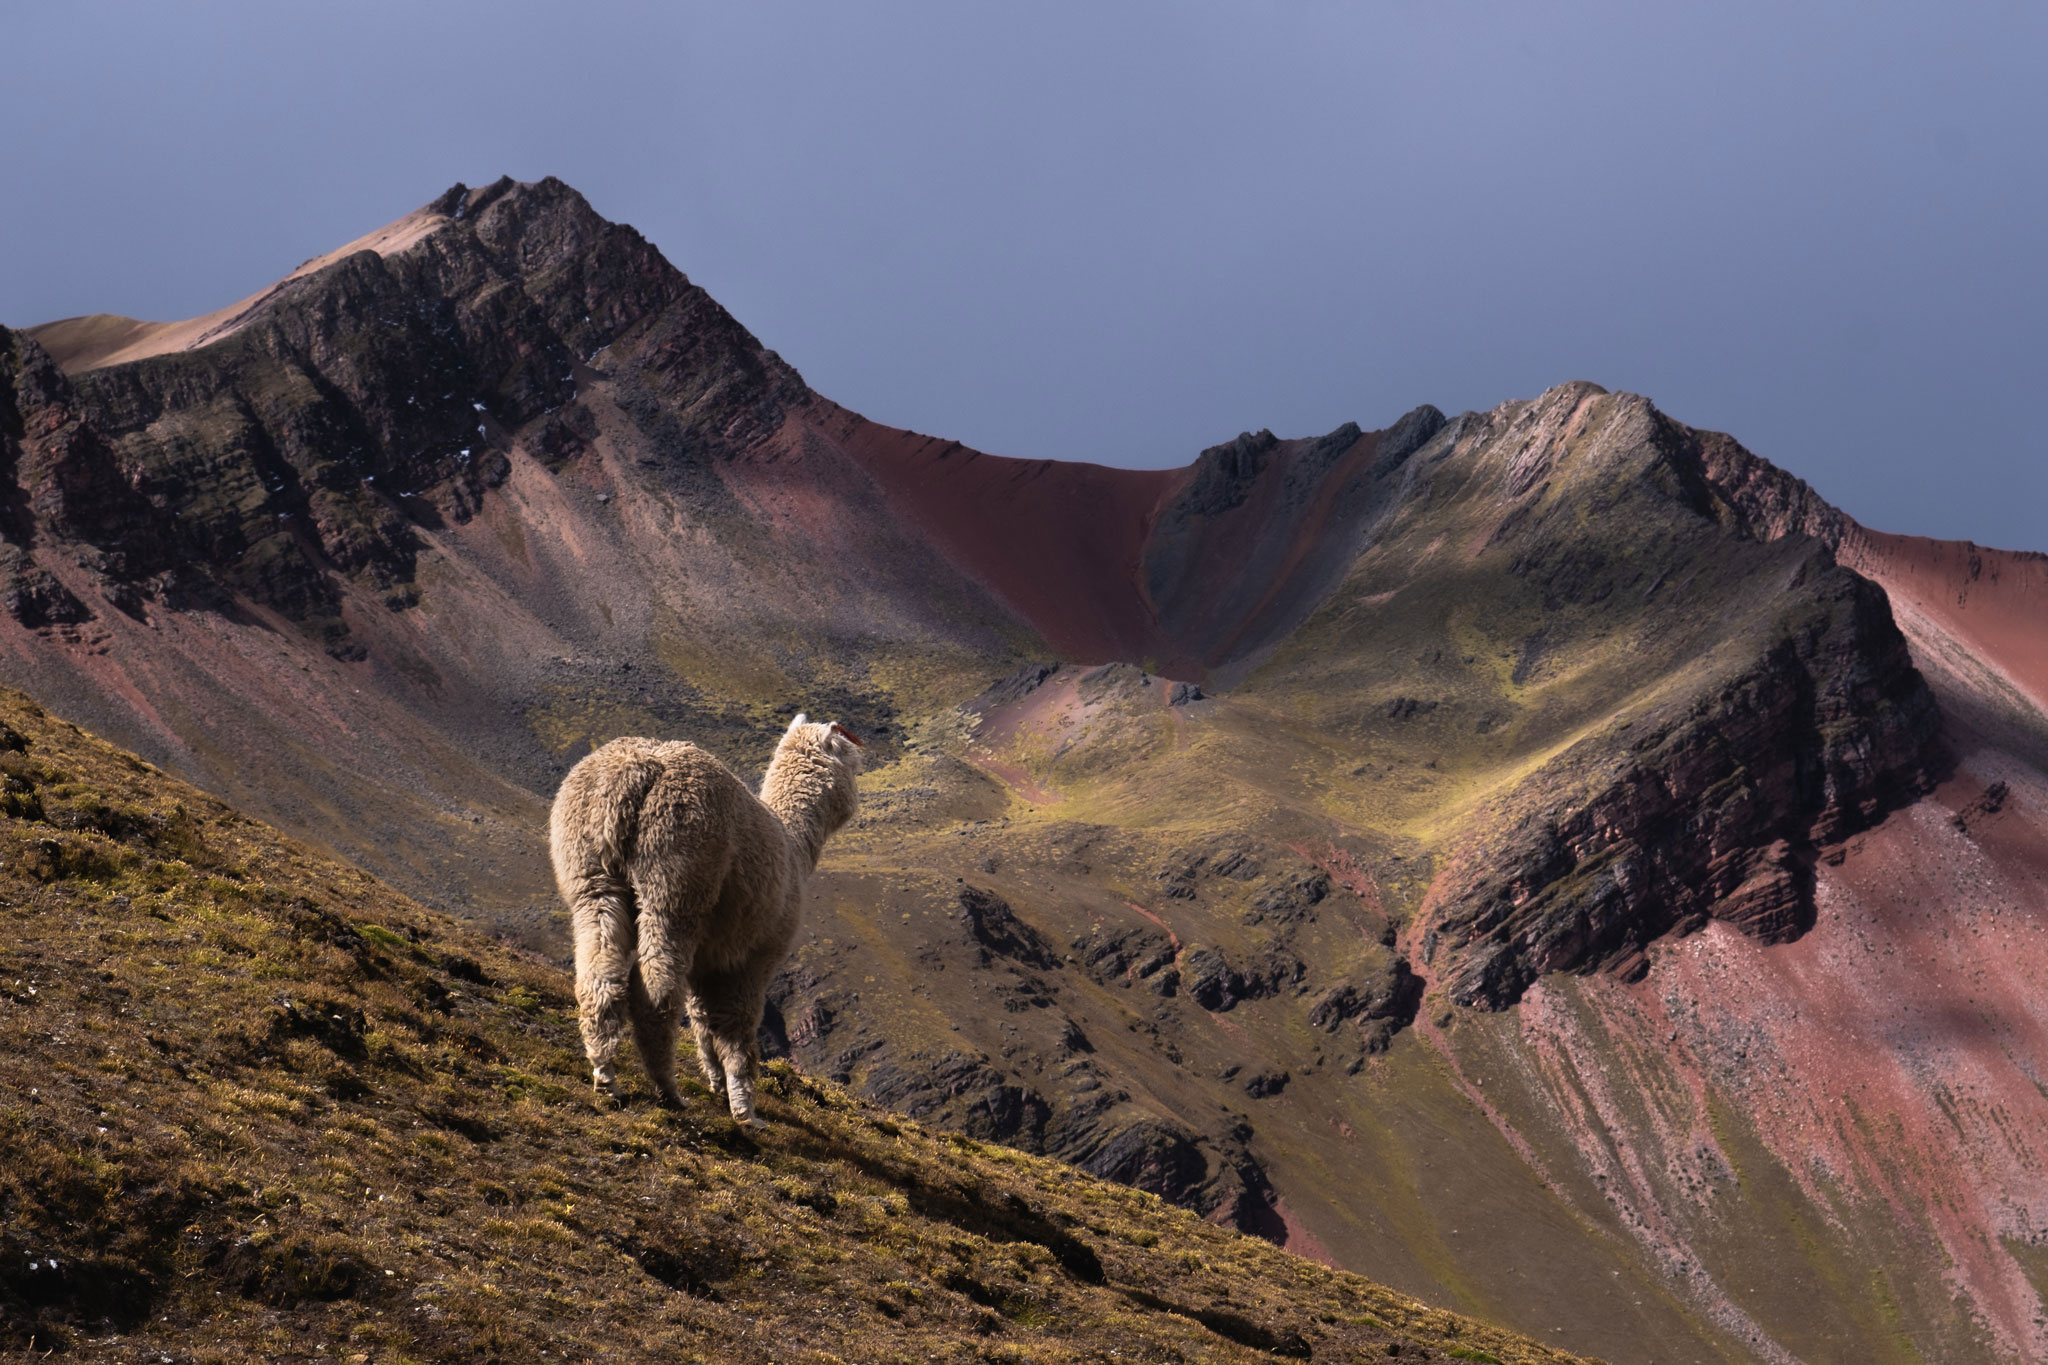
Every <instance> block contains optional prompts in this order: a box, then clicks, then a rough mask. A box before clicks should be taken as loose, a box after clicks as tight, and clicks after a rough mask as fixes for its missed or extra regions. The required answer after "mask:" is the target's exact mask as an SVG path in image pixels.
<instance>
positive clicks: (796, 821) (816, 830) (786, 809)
mask: <svg viewBox="0 0 2048 1365" xmlns="http://www.w3.org/2000/svg"><path fill="white" fill-rule="evenodd" d="M840 803H841V798H840V795H839V789H838V786H837V784H836V783H835V782H834V781H833V773H832V771H831V765H830V763H829V761H820V760H818V759H816V758H813V757H811V756H810V755H791V754H777V755H776V756H775V761H774V762H773V763H770V764H769V765H768V771H767V773H766V774H764V775H763V776H762V778H761V804H762V805H764V806H766V807H768V809H769V810H771V811H774V812H775V817H776V818H777V819H778V820H780V821H782V827H783V828H784V829H786V830H788V831H789V837H790V838H791V839H793V840H795V841H796V846H797V847H798V848H800V849H802V850H803V853H804V857H805V859H806V861H807V864H808V865H809V866H810V867H813V868H815V867H816V866H817V865H818V855H819V854H820V853H822V852H824V851H825V841H826V840H827V839H829V838H831V837H832V833H833V831H835V830H837V829H838V828H839V826H840V825H842V824H844V823H845V821H846V816H845V815H844V814H842V813H840V812H839V811H838V810H837V807H838V805H839V804H840Z"/></svg>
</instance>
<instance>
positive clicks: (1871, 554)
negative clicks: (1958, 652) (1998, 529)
mask: <svg viewBox="0 0 2048 1365" xmlns="http://www.w3.org/2000/svg"><path fill="white" fill-rule="evenodd" d="M1837 553H1838V556H1839V558H1840V559H1841V561H1842V563H1844V564H1846V565H1848V566H1849V567H1850V568H1852V569H1854V570H1856V572H1858V573H1860V574H1862V575H1864V576H1865V577H1866V578H1874V579H1876V580H1877V581H1878V582H1879V583H1882V584H1883V585H1884V587H1885V591H1886V592H1888V593H1890V594H1891V597H1892V602H1893V604H1894V606H1895V607H1903V608H1905V609H1906V612H1910V613H1914V614H1918V615H1920V616H1923V617H1925V618H1926V620H1927V621H1928V622H1929V623H1931V624H1933V625H1935V626H1938V627H1939V628H1940V629H1941V630H1942V631H1944V632H1945V633H1946V634H1947V635H1949V636H1950V637H1951V638H1952V639H1953V640H1955V641H1956V642H1957V643H1958V644H1959V645H1961V646H1962V647H1963V649H1964V651H1965V652H1966V653H1967V654H1968V655H1969V656H1970V657H1972V658H1974V659H1976V660H1977V661H1979V662H1980V663H1982V664H1984V665H1986V666H1988V667H1989V668H1990V669H1991V670H1993V671H1994V672H1995V673H1996V674H1997V675H1998V676H1999V677H2000V678H2001V679H2003V680H2004V681H2005V682H2006V683H2008V684H2010V685H2011V686H2012V687H2013V688H2014V689H2015V690H2017V691H2019V692H2020V693H2021V694H2022V695H2024V696H2025V697H2026V698H2027V700H2028V701H2030V702H2032V703H2033V704H2034V706H2035V707H2036V708H2038V709H2040V710H2042V711H2044V712H2048V555H2043V554H2038V553H2031V552H2018V553H2016V552H2013V551H2009V550H1987V549H1984V548H1983V547H1981V546H1978V545H1973V544H1971V543H1970V542H1969V541H1967V540H1929V539H1928V538H1926V537H1925V536H1901V535H1889V534H1886V533H1884V532H1881V531H1864V530H1862V529H1861V528H1858V529H1857V530H1855V531H1853V532H1851V533H1850V534H1849V535H1846V536H1844V537H1843V539H1842V543H1841V545H1840V547H1839V549H1838V552H1837ZM1903 614H1905V613H1904V612H1902V615H1903ZM1901 624H1902V625H1903V624H1905V623H1904V622H1902V623H1901ZM1912 633H1913V632H1912V630H1911V629H1908V631H1907V634H1908V635H1909V636H1910V635H1911V634H1912Z"/></svg>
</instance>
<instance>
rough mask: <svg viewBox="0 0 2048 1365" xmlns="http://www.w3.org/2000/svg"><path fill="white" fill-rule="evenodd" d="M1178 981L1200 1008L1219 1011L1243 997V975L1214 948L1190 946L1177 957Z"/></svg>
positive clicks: (1224, 1009)
mask: <svg viewBox="0 0 2048 1365" xmlns="http://www.w3.org/2000/svg"><path fill="white" fill-rule="evenodd" d="M1180 974H1181V983H1182V984H1183V985H1184V986H1185V987H1186V988H1187V992H1188V996H1189V997H1190V998H1191V999H1192V1000H1193V1001H1194V1002H1195V1003H1196V1004H1197V1005H1200V1006H1201V1007H1202V1008H1203V1009H1205V1010H1208V1011H1210V1012H1211V1013H1216V1014H1221V1013H1223V1012H1224V1011H1226V1010H1228V1009H1230V1008H1231V1007H1232V1006H1233V1005H1235V1004H1237V1002H1238V1001H1240V1000H1242V999H1244V998H1245V983H1244V978H1243V977H1241V976H1239V975H1238V974H1237V972H1236V971H1235V970H1233V969H1232V967H1231V965H1230V964H1229V963H1228V962H1226V961H1224V959H1223V954H1221V953H1219V952H1217V951H1216V950H1215V949H1214V948H1190V949H1189V950H1188V951H1187V953H1186V954H1184V955H1183V956H1182V958H1181V964H1180Z"/></svg>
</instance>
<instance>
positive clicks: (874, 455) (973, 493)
mask: <svg viewBox="0 0 2048 1365" xmlns="http://www.w3.org/2000/svg"><path fill="white" fill-rule="evenodd" d="M815 408H816V409H818V410H819V411H818V412H817V419H818V420H817V427H818V428H819V430H820V431H821V432H823V433H824V434H826V435H827V436H829V437H831V438H832V439H834V440H836V441H837V442H838V443H839V444H840V445H841V446H842V447H843V448H844V449H845V450H846V451H847V452H848V453H849V454H850V455H851V456H852V457H853V458H854V459H855V460H857V461H858V462H859V463H860V465H861V466H862V467H863V468H864V469H866V470H867V471H868V473H869V474H870V475H871V476H873V478H874V480H875V481H876V483H878V484H879V485H881V487H882V490H883V491H884V493H885V494H886V495H887V497H888V500H889V504H890V506H891V507H892V508H893V509H894V510H895V512H896V513H897V515H899V516H901V517H902V518H903V519H904V520H905V521H907V522H909V523H910V524H911V525H912V526H914V527H915V528H917V530H919V531H921V532H922V533H923V534H924V535H926V536H927V537H929V538H930V539H931V541H932V542H933V543H934V544H935V545H937V546H938V547H939V548H940V550H941V551H942V552H943V553H944V554H945V555H946V557H947V558H948V559H950V560H952V562H953V563H954V564H956V565H958V566H959V567H960V568H962V569H964V570H966V571H967V572H968V573H969V574H971V575H972V576H973V577H974V578H976V579H977V580H979V581H980V582H981V583H982V584H984V585H985V586H987V587H988V588H989V589H990V590H991V591H993V592H994V593H995V594H996V595H997V596H998V597H1000V598H1001V599H1002V600H1003V601H1004V602H1006V603H1007V604H1008V605H1009V606H1010V607H1011V609H1012V610H1014V611H1016V612H1017V614H1018V615H1019V616H1022V617H1023V618H1024V619H1025V620H1027V621H1029V622H1031V624H1032V625H1033V626H1035V627H1036V628H1037V629H1038V631H1039V633H1040V634H1042V635H1043V636H1045V639H1046V642H1047V643H1048V644H1050V645H1051V646H1052V647H1053V649H1054V650H1056V651H1057V652H1058V653H1060V654H1062V655H1064V656H1066V657H1067V658H1070V659H1073V660H1075V661H1077V662H1082V663H1104V662H1107V661H1109V660H1112V659H1131V660H1144V659H1151V660H1154V661H1155V662H1154V665H1153V666H1154V667H1155V668H1158V669H1161V670H1164V671H1165V672H1168V673H1171V674H1174V675H1175V676H1192V675H1195V674H1198V673H1199V672H1200V668H1199V666H1198V665H1196V664H1195V663H1194V662H1193V661H1192V660H1190V659H1188V658H1187V657H1185V655H1184V653H1183V652H1182V650H1181V649H1180V647H1179V646H1178V645H1177V644H1176V643H1175V642H1173V641H1171V640H1168V639H1167V638H1166V637H1165V635H1164V633H1163V632H1162V631H1161V630H1160V628H1159V623H1158V621H1157V619H1156V618H1155V616H1154V615H1153V613H1152V611H1151V609H1150V607H1149V605H1148V604H1147V603H1146V601H1145V599H1144V595H1143V594H1142V592H1140V590H1139V588H1138V578H1139V561H1140V558H1141V557H1142V555H1143V553H1144V549H1145V542H1146V539H1147V537H1148V536H1149V535H1150V534H1151V531H1152V523H1153V519H1154V517H1155V516H1156V515H1157V513H1158V511H1159V508H1160V506H1161V504H1163V503H1164V502H1165V501H1166V500H1167V499H1168V498H1170V497H1171V496H1172V495H1173V493H1174V492H1175V491H1176V490H1177V489H1178V487H1179V486H1180V485H1181V484H1183V483H1184V482H1186V479H1187V471H1186V470H1184V469H1109V468H1105V467H1104V466H1102V465H1096V464H1082V463H1078V462H1072V461H1065V460H1017V459H1008V458H1005V457H1003V456H1000V455H984V454H982V453H981V452H980V451H977V450H972V449H970V448H968V447H967V446H963V445H961V444H960V443H959V442H958V441H942V440H940V439H939V438H938V437H936V436H921V435H919V434H918V433H916V432H913V431H902V430H899V429H898V428H895V427H887V426H883V425H881V424H880V423H878V422H870V421H868V420H867V419H865V418H863V417H861V416H859V415H858V414H855V413H851V412H848V411H846V410H845V409H844V408H841V407H839V406H838V405H837V404H832V403H826V402H823V401H820V402H819V403H818V404H816V405H815Z"/></svg>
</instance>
